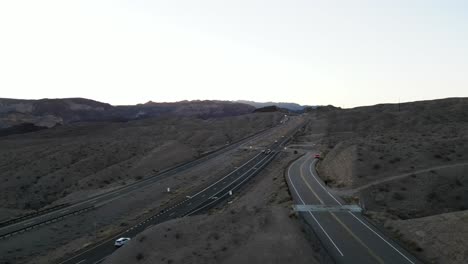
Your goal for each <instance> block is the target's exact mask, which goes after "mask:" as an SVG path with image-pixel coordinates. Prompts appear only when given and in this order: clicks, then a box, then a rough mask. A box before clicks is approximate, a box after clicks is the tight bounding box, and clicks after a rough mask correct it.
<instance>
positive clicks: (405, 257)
mask: <svg viewBox="0 0 468 264" xmlns="http://www.w3.org/2000/svg"><path fill="white" fill-rule="evenodd" d="M348 213H350V214H351V215H352V216H353V217H354V218H356V219H357V220H358V221H359V222H361V224H363V225H364V226H365V227H367V228H368V229H369V230H370V231H372V232H373V233H374V234H375V235H377V236H378V237H379V238H380V239H382V240H383V241H384V242H385V243H387V244H388V245H389V246H390V247H392V248H393V249H394V250H395V251H396V252H398V253H399V254H400V255H401V256H403V257H404V258H405V259H406V260H408V262H409V263H412V264H414V262H413V261H411V260H410V259H409V258H408V257H407V256H405V254H403V253H401V252H400V251H399V250H398V249H397V248H396V247H394V246H393V245H392V244H391V243H390V242H388V241H387V240H385V238H383V237H382V236H381V235H379V234H378V233H377V232H375V231H374V230H373V229H372V228H370V227H369V226H368V225H367V224H366V223H364V222H363V221H362V220H361V219H359V218H358V217H357V216H355V215H354V214H353V213H351V212H348Z"/></svg>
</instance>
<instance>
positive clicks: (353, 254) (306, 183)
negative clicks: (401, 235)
mask: <svg viewBox="0 0 468 264" xmlns="http://www.w3.org/2000/svg"><path fill="white" fill-rule="evenodd" d="M316 162H317V160H316V159H314V157H313V153H307V154H306V155H304V156H303V157H301V158H299V159H298V160H296V161H295V162H293V163H292V164H291V165H290V167H289V168H288V171H287V181H288V185H289V189H290V191H291V193H292V196H293V199H294V202H295V204H296V205H298V206H296V209H298V211H299V214H300V215H301V217H303V218H304V220H305V221H306V222H307V224H308V225H309V226H310V227H312V229H313V230H314V233H315V234H316V235H317V236H318V238H319V239H320V241H321V242H322V244H323V245H324V247H325V248H326V249H327V251H328V252H329V254H330V255H331V256H332V258H333V259H334V260H335V261H336V263H359V264H366V263H372V264H375V263H395V264H396V263H398V264H400V263H401V264H414V263H421V262H420V261H419V260H417V259H416V258H415V257H414V256H412V255H411V254H409V253H408V252H407V251H406V250H405V249H403V248H402V247H400V246H399V245H398V244H396V243H395V242H394V241H392V240H391V239H389V238H387V237H386V236H385V235H384V234H383V233H382V232H380V231H379V230H378V229H377V228H375V227H374V226H373V225H371V224H370V223H369V222H368V221H367V220H366V219H365V218H364V217H363V216H362V215H361V213H359V212H356V211H354V210H351V209H350V207H349V205H346V204H345V202H344V201H343V200H342V199H341V198H339V197H335V196H334V195H333V194H332V193H330V191H329V190H328V187H327V186H325V184H324V183H323V182H322V181H321V179H320V178H319V177H318V176H317V172H316V170H315V164H316ZM309 205H310V206H309ZM358 208H359V207H358Z"/></svg>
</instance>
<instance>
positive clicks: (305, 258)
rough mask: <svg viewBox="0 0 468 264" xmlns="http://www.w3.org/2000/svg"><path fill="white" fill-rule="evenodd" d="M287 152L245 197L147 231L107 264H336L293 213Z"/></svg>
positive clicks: (292, 157)
mask: <svg viewBox="0 0 468 264" xmlns="http://www.w3.org/2000/svg"><path fill="white" fill-rule="evenodd" d="M298 157H300V153H297V154H294V153H293V152H284V153H281V154H280V155H279V156H277V158H275V160H274V161H273V163H272V164H270V165H269V166H268V167H267V168H266V169H265V170H263V171H262V172H261V173H260V174H259V175H257V176H256V177H255V178H254V179H253V180H252V181H251V182H250V183H249V185H248V186H247V187H246V188H244V190H243V191H242V193H241V194H239V195H238V196H235V197H234V198H232V199H231V200H230V201H229V202H227V203H226V204H223V205H222V206H220V207H219V208H218V209H213V210H212V211H211V212H210V213H209V214H203V215H198V216H191V217H184V218H181V219H176V220H172V221H169V222H166V223H163V224H160V225H157V226H155V227H153V228H150V229H147V230H146V231H145V232H143V233H141V234H140V235H138V236H137V237H135V238H134V240H133V241H132V243H130V244H129V245H128V246H126V247H123V248H122V249H119V250H117V251H116V252H115V253H114V254H113V255H111V256H110V257H109V258H108V259H107V260H106V261H105V262H104V263H333V261H332V260H331V259H330V257H329V256H328V255H327V253H326V252H325V251H324V250H323V248H322V247H321V245H320V242H319V241H318V239H317V238H316V237H315V235H314V234H313V233H309V232H308V231H307V230H305V229H304V226H303V225H302V223H301V222H300V220H299V219H298V218H297V217H296V214H295V213H294V212H293V211H292V207H291V206H292V200H291V196H290V194H289V192H288V187H287V185H286V181H285V177H284V173H285V169H286V168H287V166H288V164H289V163H290V162H291V161H293V160H295V159H296V158H298Z"/></svg>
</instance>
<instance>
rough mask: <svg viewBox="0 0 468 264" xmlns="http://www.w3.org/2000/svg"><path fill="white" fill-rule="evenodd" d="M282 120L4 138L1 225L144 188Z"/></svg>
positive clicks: (175, 122) (128, 126) (166, 121)
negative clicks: (99, 195) (26, 214)
mask: <svg viewBox="0 0 468 264" xmlns="http://www.w3.org/2000/svg"><path fill="white" fill-rule="evenodd" d="M280 118H281V115H279V114H275V113H273V114H272V113H265V114H250V115H243V116H237V117H226V118H218V119H216V118H215V119H206V120H204V119H197V118H177V117H174V118H162V119H144V120H136V121H131V122H125V123H112V122H99V123H76V124H69V125H63V126H58V127H55V128H51V129H47V130H42V131H38V132H35V133H29V134H23V135H12V136H7V137H1V138H0V168H1V173H0V181H1V182H2V184H1V185H0V186H1V187H0V189H1V195H0V201H1V202H0V204H1V206H0V207H1V208H2V209H0V210H1V211H2V214H1V217H0V219H5V218H7V217H8V216H11V214H17V213H18V212H19V211H18V210H24V211H28V210H37V209H40V208H42V207H44V206H46V205H50V204H53V203H58V202H59V200H60V201H61V202H70V201H72V200H73V199H74V198H79V197H80V196H83V195H91V194H92V193H93V192H102V191H103V190H105V189H108V188H113V187H116V186H120V185H125V184H128V183H131V182H133V181H135V180H141V179H143V178H144V177H147V176H149V175H153V174H156V173H158V172H159V171H160V170H162V169H165V168H168V167H171V166H174V165H176V164H180V163H183V162H186V161H189V160H192V159H195V158H197V157H200V156H201V155H203V154H205V153H208V152H210V151H213V150H216V149H217V148H220V147H222V146H224V145H226V144H228V143H230V142H233V141H236V140H239V139H241V138H244V137H246V136H249V135H251V134H254V133H256V132H259V131H261V130H263V129H266V128H269V127H271V126H273V125H274V124H275V125H276V124H277V123H278V122H279V120H280ZM234 128H235V129H234ZM18 190H20V191H21V194H22V195H19V193H18ZM10 209H11V210H12V211H10Z"/></svg>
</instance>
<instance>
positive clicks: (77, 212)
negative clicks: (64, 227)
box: [0, 206, 95, 240]
mask: <svg viewBox="0 0 468 264" xmlns="http://www.w3.org/2000/svg"><path fill="white" fill-rule="evenodd" d="M94 208H95V207H94V206H89V207H86V208H83V209H80V210H77V211H74V212H70V213H68V214H64V215H61V216H58V217H55V218H51V219H48V220H45V221H42V222H39V223H36V224H33V225H30V226H27V227H23V228H20V229H18V230H15V231H11V232H8V233H6V234H3V235H1V236H0V240H2V239H6V238H9V237H12V236H15V235H18V234H21V233H24V232H26V231H29V230H31V229H34V228H37V227H41V226H44V225H48V224H52V223H55V222H58V221H61V220H63V219H64V218H67V217H69V216H72V215H79V214H82V213H84V212H87V211H89V210H91V209H94Z"/></svg>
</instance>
